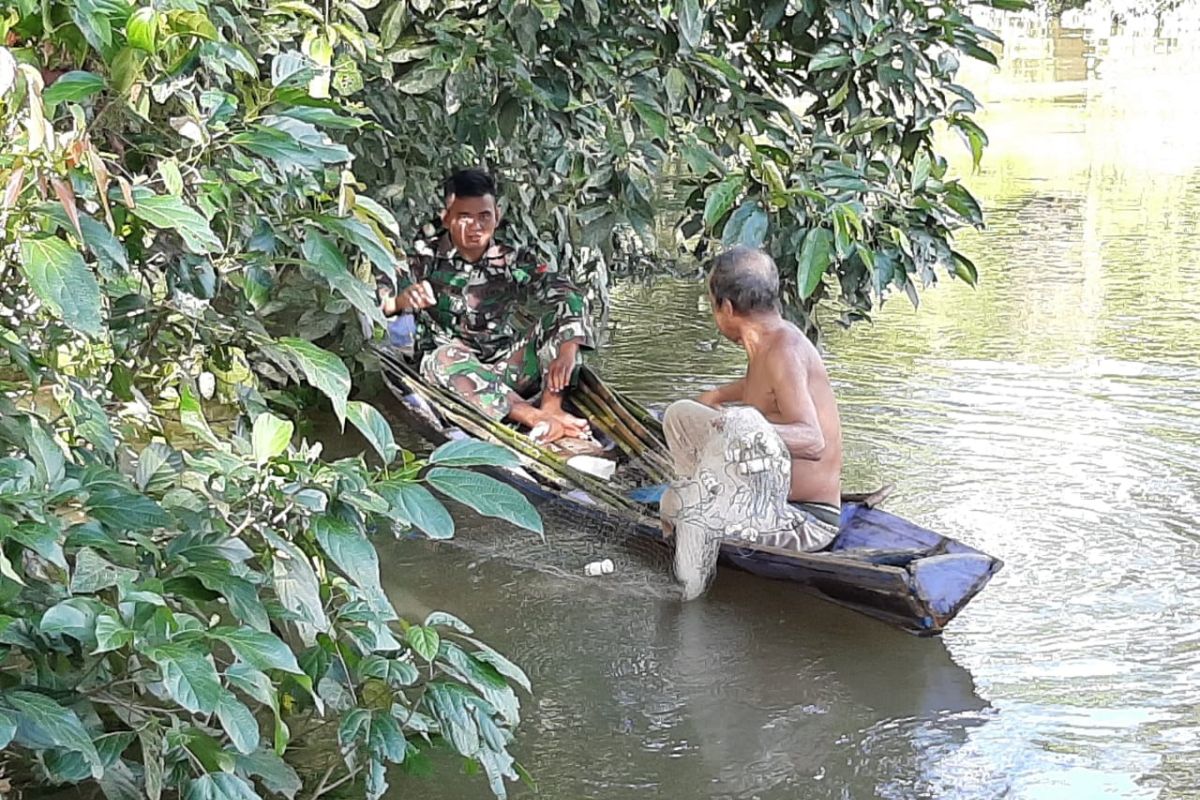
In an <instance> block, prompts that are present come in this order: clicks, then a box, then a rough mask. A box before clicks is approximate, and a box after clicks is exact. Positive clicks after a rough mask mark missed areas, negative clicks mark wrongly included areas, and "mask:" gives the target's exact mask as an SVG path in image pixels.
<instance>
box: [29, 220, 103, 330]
mask: <svg viewBox="0 0 1200 800" xmlns="http://www.w3.org/2000/svg"><path fill="white" fill-rule="evenodd" d="M20 266H21V273H22V274H23V275H24V276H25V280H27V281H29V288H31V289H33V291H34V293H35V294H36V295H37V296H38V297H39V298H40V299H41V300H42V302H43V303H45V304H46V305H47V306H48V307H49V309H50V310H51V311H52V312H53V313H54V315H55V316H56V317H58V318H59V319H61V320H62V321H63V322H65V323H67V324H68V325H70V326H71V327H72V328H74V329H75V330H77V331H79V332H80V333H85V334H87V335H89V336H99V335H100V333H101V331H102V330H103V323H102V321H101V316H100V286H99V284H97V283H96V278H95V277H94V276H93V275H92V272H91V270H89V269H88V268H87V266H86V265H85V264H84V263H83V257H82V256H81V255H79V251H78V250H76V249H75V248H74V247H71V246H70V245H68V244H67V243H66V242H64V241H63V240H62V239H59V238H58V237H56V236H41V235H38V236H28V237H25V238H22V239H21V262H20Z"/></svg>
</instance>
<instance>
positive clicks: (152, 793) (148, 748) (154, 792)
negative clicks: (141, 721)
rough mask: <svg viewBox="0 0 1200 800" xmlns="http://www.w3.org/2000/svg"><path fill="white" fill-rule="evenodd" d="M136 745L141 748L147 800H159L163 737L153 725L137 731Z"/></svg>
mask: <svg viewBox="0 0 1200 800" xmlns="http://www.w3.org/2000/svg"><path fill="white" fill-rule="evenodd" d="M138 743H139V744H141V747H142V764H143V767H144V769H145V786H146V798H147V800H161V798H162V789H163V766H164V765H163V759H162V752H163V737H162V733H161V732H160V731H159V728H158V726H157V725H155V724H153V723H152V724H150V725H147V726H146V727H144V728H142V729H140V730H139V731H138Z"/></svg>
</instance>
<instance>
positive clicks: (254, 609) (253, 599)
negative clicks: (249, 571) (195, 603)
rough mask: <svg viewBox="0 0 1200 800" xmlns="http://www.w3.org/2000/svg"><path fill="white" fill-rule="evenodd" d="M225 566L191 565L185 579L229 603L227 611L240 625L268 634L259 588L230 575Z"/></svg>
mask: <svg viewBox="0 0 1200 800" xmlns="http://www.w3.org/2000/svg"><path fill="white" fill-rule="evenodd" d="M229 570H230V567H229V565H228V564H226V563H216V562H209V563H206V564H194V565H192V566H191V567H189V568H188V572H187V574H188V575H191V576H193V577H195V578H197V579H199V581H200V583H202V584H203V585H204V588H205V589H208V590H209V591H210V592H217V593H219V594H221V595H222V596H224V598H225V601H226V602H227V603H229V609H230V610H231V611H232V612H233V613H234V615H235V616H236V617H237V619H238V621H239V622H243V623H245V624H246V625H249V626H251V627H252V628H254V629H255V630H259V631H269V630H270V629H271V621H270V619H268V617H267V609H266V607H265V606H264V605H263V602H262V600H260V599H259V597H258V588H257V587H256V586H255V585H254V584H252V583H250V582H249V581H247V580H245V579H243V578H239V577H237V576H235V575H232V574H230V571H229Z"/></svg>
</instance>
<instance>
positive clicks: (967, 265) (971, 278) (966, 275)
mask: <svg viewBox="0 0 1200 800" xmlns="http://www.w3.org/2000/svg"><path fill="white" fill-rule="evenodd" d="M954 275H955V277H957V278H959V279H960V280H962V281H965V282H966V283H967V285H968V286H971V287H974V286H976V285H978V283H979V270H978V269H977V268H976V266H975V262H974V261H972V260H971V259H969V258H967V257H966V256H964V255H963V254H962V253H960V252H958V251H957V250H956V251H954Z"/></svg>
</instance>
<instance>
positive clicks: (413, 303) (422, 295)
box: [385, 281, 437, 314]
mask: <svg viewBox="0 0 1200 800" xmlns="http://www.w3.org/2000/svg"><path fill="white" fill-rule="evenodd" d="M387 302H388V301H385V303H387ZM390 302H391V306H392V309H394V311H393V313H396V314H399V313H400V312H402V311H415V310H417V309H419V308H429V307H430V306H433V305H436V304H437V297H435V296H434V294H433V287H432V286H430V285H429V281H421V282H420V283H414V284H413V285H412V286H409V287H408V288H407V289H405V290H404V291H403V292H401V293H400V294H398V295H396V297H395V298H393V299H392V300H391V301H390ZM385 310H386V309H385Z"/></svg>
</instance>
